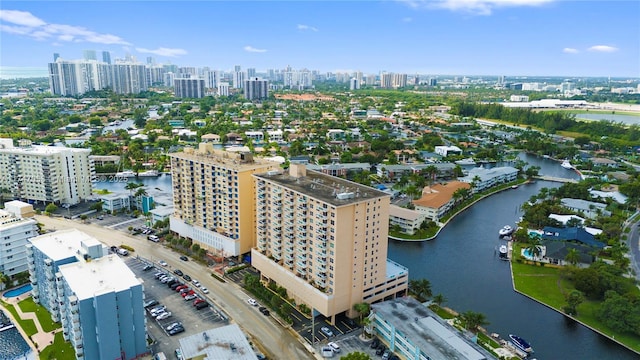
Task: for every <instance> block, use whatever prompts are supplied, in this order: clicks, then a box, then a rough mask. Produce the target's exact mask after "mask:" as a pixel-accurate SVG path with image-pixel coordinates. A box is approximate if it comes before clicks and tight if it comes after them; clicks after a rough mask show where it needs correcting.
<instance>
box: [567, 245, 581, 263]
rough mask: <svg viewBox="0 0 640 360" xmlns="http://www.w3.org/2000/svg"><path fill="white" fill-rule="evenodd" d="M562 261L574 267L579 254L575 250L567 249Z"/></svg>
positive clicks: (578, 259) (578, 260)
mask: <svg viewBox="0 0 640 360" xmlns="http://www.w3.org/2000/svg"><path fill="white" fill-rule="evenodd" d="M564 260H565V261H567V262H568V263H570V264H571V265H574V266H575V265H576V264H577V263H578V262H580V252H579V251H578V250H577V249H569V251H567V255H566V256H565V257H564Z"/></svg>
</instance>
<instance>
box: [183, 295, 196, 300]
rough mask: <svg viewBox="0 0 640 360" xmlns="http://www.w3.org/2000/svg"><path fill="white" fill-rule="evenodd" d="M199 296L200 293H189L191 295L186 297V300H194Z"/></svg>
mask: <svg viewBox="0 0 640 360" xmlns="http://www.w3.org/2000/svg"><path fill="white" fill-rule="evenodd" d="M197 297H198V295H196V294H189V295H187V296H185V297H184V300H185V301H189V300H193V299H195V298H197Z"/></svg>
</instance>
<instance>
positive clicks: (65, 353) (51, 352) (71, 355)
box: [40, 332, 76, 360]
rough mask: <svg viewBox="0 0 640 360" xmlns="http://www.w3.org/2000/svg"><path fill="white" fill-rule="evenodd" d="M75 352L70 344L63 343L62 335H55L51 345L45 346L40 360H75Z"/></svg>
mask: <svg viewBox="0 0 640 360" xmlns="http://www.w3.org/2000/svg"><path fill="white" fill-rule="evenodd" d="M75 358H76V352H75V351H74V350H73V346H72V345H71V343H68V342H66V341H64V337H62V333H61V332H58V333H56V336H55V339H54V341H53V344H51V345H49V346H47V347H46V348H44V349H43V350H42V352H41V353H40V359H42V360H48V359H56V360H75Z"/></svg>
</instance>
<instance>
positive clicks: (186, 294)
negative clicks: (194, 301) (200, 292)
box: [182, 289, 196, 297]
mask: <svg viewBox="0 0 640 360" xmlns="http://www.w3.org/2000/svg"><path fill="white" fill-rule="evenodd" d="M195 294H196V292H195V291H193V290H191V289H189V290H188V291H185V292H182V297H187V296H189V295H195Z"/></svg>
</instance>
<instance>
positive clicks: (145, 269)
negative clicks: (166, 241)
mask: <svg viewBox="0 0 640 360" xmlns="http://www.w3.org/2000/svg"><path fill="white" fill-rule="evenodd" d="M151 269H153V265H149V264H147V265H145V266H144V267H143V268H142V271H149V270H151Z"/></svg>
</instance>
